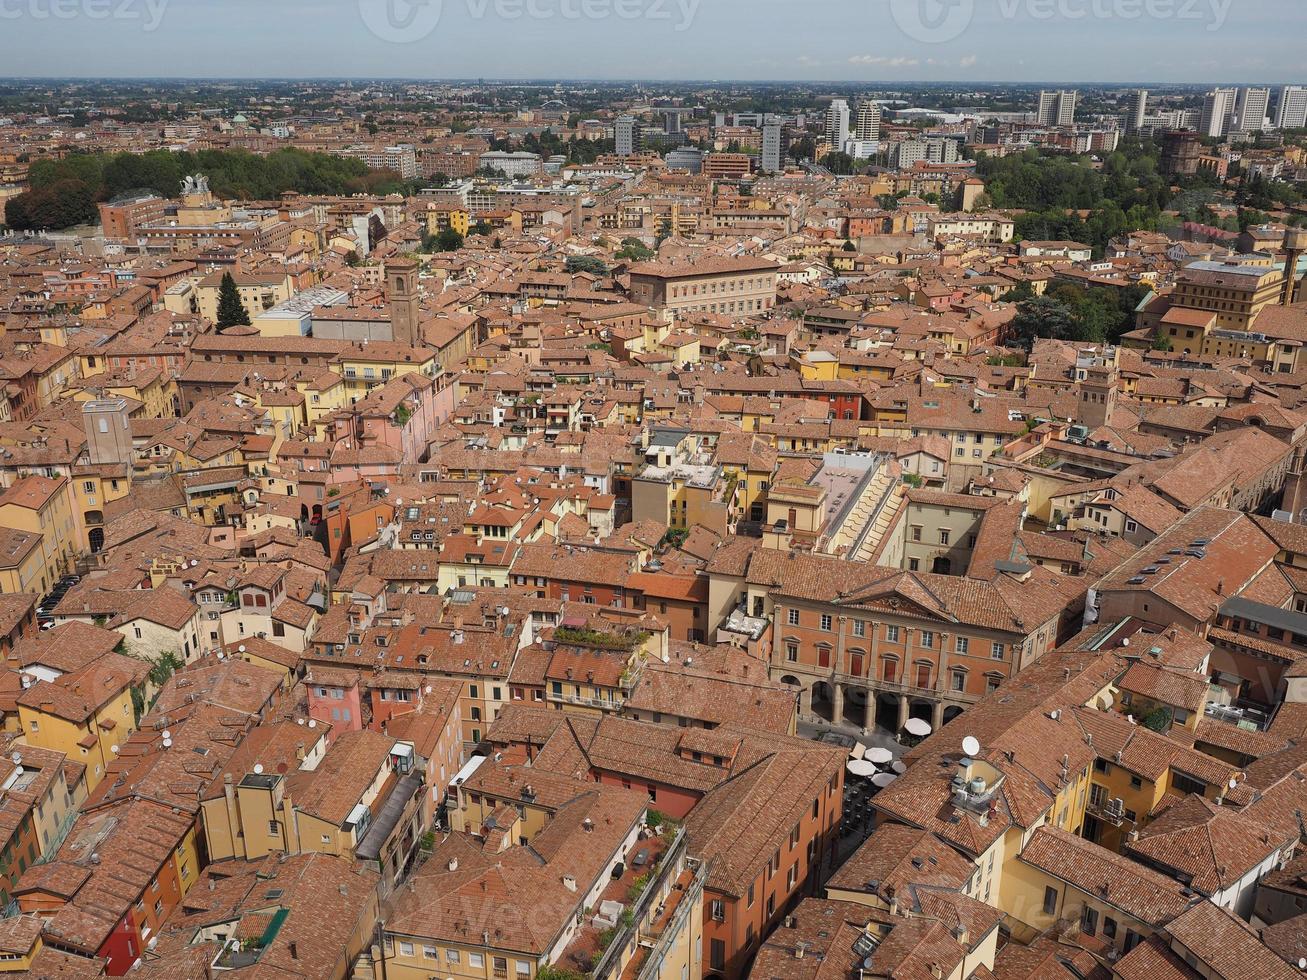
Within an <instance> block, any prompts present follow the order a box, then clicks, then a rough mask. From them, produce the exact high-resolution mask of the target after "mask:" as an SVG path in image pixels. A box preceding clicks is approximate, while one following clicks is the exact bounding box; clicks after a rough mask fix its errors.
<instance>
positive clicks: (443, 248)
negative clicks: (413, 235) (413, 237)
mask: <svg viewBox="0 0 1307 980" xmlns="http://www.w3.org/2000/svg"><path fill="white" fill-rule="evenodd" d="M423 247H424V248H426V249H427V251H435V252H457V251H458V250H459V249H460V248H462V247H463V236H462V235H460V234H459V233H458V232H457V231H455V230H454V229H453V228H442V229H441V230H440V232H439V233H438V234H435V235H431V236H428V238H427V239H426V241H425V242H424V243H423Z"/></svg>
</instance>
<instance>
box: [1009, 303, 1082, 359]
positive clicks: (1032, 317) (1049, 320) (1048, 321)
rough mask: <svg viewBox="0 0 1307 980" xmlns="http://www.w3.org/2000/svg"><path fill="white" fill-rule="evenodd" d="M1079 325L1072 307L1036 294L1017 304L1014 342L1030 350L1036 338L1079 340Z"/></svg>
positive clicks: (1013, 324)
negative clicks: (1032, 297)
mask: <svg viewBox="0 0 1307 980" xmlns="http://www.w3.org/2000/svg"><path fill="white" fill-rule="evenodd" d="M1079 333H1080V326H1079V324H1078V323H1077V322H1076V318H1075V316H1074V314H1073V312H1072V310H1071V309H1070V308H1069V307H1068V306H1067V305H1066V304H1065V303H1063V302H1062V301H1061V300H1058V299H1056V298H1054V297H1052V296H1036V297H1035V298H1034V299H1030V300H1026V301H1025V302H1024V303H1021V304H1020V305H1019V306H1018V307H1017V315H1016V316H1015V317H1014V318H1013V320H1012V342H1013V345H1014V346H1016V347H1020V348H1022V349H1024V350H1027V351H1029V350H1030V349H1031V348H1032V347H1034V345H1035V341H1036V340H1040V339H1047V340H1080V339H1082V338H1081V337H1080V336H1079Z"/></svg>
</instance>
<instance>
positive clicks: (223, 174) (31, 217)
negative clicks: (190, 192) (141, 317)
mask: <svg viewBox="0 0 1307 980" xmlns="http://www.w3.org/2000/svg"><path fill="white" fill-rule="evenodd" d="M195 173H202V174H205V175H206V176H207V177H208V178H209V186H210V187H211V188H212V189H213V193H214V194H215V195H216V196H217V197H220V198H239V199H243V200H272V199H274V198H277V197H279V196H280V195H281V194H283V193H285V192H287V191H297V192H299V193H302V194H389V193H393V192H401V193H402V192H403V191H404V190H406V185H405V184H404V182H403V181H402V180H400V179H399V175H398V174H395V173H392V172H390V171H386V170H377V171H373V170H369V169H368V168H367V166H366V165H365V164H364V163H363V162H362V161H361V160H354V159H350V158H347V157H339V156H333V155H332V154H329V153H309V152H306V151H304V150H298V149H295V148H293V147H286V148H284V149H280V150H277V151H275V152H273V153H269V154H268V155H267V156H259V155H257V154H254V153H248V152H246V151H244V150H201V151H200V152H198V153H171V152H169V151H167V150H152V151H150V152H149V153H117V154H101V153H73V154H70V155H68V156H66V157H63V158H61V159H58V160H52V159H41V160H36V161H34V162H33V163H32V165H31V169H30V171H29V173H28V182H29V185H30V188H31V189H30V190H29V191H28V192H26V193H25V194H19V195H18V196H17V197H14V198H11V199H10V201H9V202H8V204H7V205H6V208H5V220H6V222H7V223H8V224H9V226H10V227H12V228H15V229H19V230H27V229H58V228H67V227H69V226H71V225H76V224H82V223H85V222H94V221H95V220H96V219H97V212H96V208H95V204H96V202H97V201H110V200H113V199H114V198H116V197H118V196H120V195H122V194H125V193H127V192H137V191H149V192H153V193H155V194H158V195H160V196H161V197H175V196H176V195H177V191H178V188H180V186H181V182H182V178H183V177H185V176H186V175H187V174H195Z"/></svg>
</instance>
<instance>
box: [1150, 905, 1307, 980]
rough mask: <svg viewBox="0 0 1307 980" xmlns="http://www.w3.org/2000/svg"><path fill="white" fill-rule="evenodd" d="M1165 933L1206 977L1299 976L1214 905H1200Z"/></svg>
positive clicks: (1285, 979) (1264, 979) (1282, 979)
mask: <svg viewBox="0 0 1307 980" xmlns="http://www.w3.org/2000/svg"><path fill="white" fill-rule="evenodd" d="M1166 931H1167V934H1168V935H1169V936H1170V937H1171V939H1172V941H1173V943H1178V944H1179V945H1180V946H1181V948H1182V949H1183V950H1186V951H1188V952H1189V953H1191V954H1193V956H1195V957H1196V958H1197V959H1198V960H1199V961H1200V962H1201V963H1202V964H1203V967H1202V972H1203V975H1205V976H1218V977H1221V978H1222V980H1294V978H1295V977H1297V976H1299V974H1298V971H1297V970H1295V969H1293V968H1292V967H1290V966H1289V964H1288V963H1285V962H1284V961H1283V960H1282V959H1280V958H1279V957H1278V956H1276V955H1275V954H1274V953H1273V952H1271V951H1270V950H1269V949H1267V948H1266V947H1265V946H1263V945H1262V943H1261V942H1259V941H1258V939H1257V936H1256V934H1255V933H1254V932H1253V931H1252V930H1251V929H1250V928H1249V927H1248V926H1247V925H1246V924H1245V923H1243V922H1242V921H1240V920H1239V919H1237V918H1235V917H1234V916H1233V915H1231V914H1230V913H1229V912H1227V911H1225V909H1222V908H1220V907H1218V906H1216V905H1213V904H1212V903H1211V902H1199V903H1198V904H1197V905H1195V906H1194V907H1193V908H1191V909H1189V911H1187V912H1185V913H1184V914H1183V915H1181V916H1180V917H1179V918H1178V919H1176V920H1175V921H1174V922H1172V923H1171V924H1170V925H1169V926H1167V929H1166Z"/></svg>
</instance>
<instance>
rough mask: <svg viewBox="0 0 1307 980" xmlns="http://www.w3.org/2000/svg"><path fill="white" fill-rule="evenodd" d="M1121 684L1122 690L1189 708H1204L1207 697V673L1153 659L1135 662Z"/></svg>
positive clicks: (1198, 709) (1178, 706) (1195, 710)
mask: <svg viewBox="0 0 1307 980" xmlns="http://www.w3.org/2000/svg"><path fill="white" fill-rule="evenodd" d="M1118 686H1119V687H1120V688H1121V690H1122V691H1129V692H1130V693H1131V694H1138V695H1140V696H1142V697H1145V698H1147V699H1149V700H1151V701H1157V702H1160V703H1162V704H1167V705H1171V706H1173V707H1177V708H1183V709H1185V710H1186V711H1189V712H1199V711H1202V709H1203V705H1204V704H1205V703H1206V701H1207V678H1206V677H1204V676H1200V675H1198V674H1194V673H1190V672H1182V671H1178V670H1169V669H1167V668H1165V667H1158V666H1156V665H1155V664H1150V663H1143V662H1139V663H1135V664H1132V665H1131V667H1130V669H1129V670H1128V671H1126V674H1125V676H1124V677H1123V678H1121V681H1120V683H1119V684H1118Z"/></svg>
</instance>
